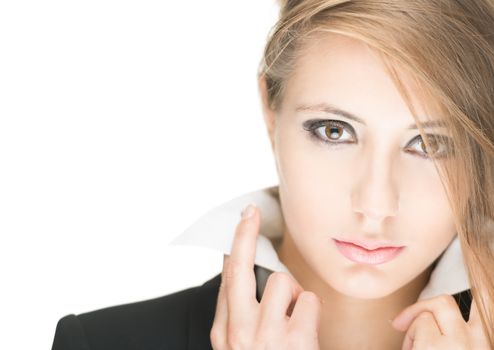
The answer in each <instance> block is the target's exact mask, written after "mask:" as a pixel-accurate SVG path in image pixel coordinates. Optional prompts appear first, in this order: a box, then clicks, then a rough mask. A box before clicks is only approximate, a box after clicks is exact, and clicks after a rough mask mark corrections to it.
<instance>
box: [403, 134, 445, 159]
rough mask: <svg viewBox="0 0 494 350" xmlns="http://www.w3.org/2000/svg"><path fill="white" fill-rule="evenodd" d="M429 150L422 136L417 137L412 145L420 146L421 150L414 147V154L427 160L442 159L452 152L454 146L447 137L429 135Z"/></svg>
mask: <svg viewBox="0 0 494 350" xmlns="http://www.w3.org/2000/svg"><path fill="white" fill-rule="evenodd" d="M427 137H428V139H427V140H428V141H429V148H427V146H426V144H425V142H424V140H423V139H422V137H421V136H420V135H418V136H417V137H415V138H414V139H413V140H412V142H411V143H410V144H412V145H413V144H419V145H420V146H419V148H414V147H412V148H411V149H412V150H414V153H418V154H419V155H420V156H422V157H425V158H441V157H443V156H445V155H447V154H448V153H450V152H452V144H451V141H449V138H448V137H447V136H442V135H427Z"/></svg>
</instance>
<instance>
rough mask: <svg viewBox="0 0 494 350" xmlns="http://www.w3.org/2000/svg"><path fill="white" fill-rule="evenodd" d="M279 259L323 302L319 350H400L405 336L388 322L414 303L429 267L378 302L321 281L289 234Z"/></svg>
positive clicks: (427, 278) (430, 268)
mask: <svg viewBox="0 0 494 350" xmlns="http://www.w3.org/2000/svg"><path fill="white" fill-rule="evenodd" d="M276 250H277V252H278V256H279V258H280V260H281V262H283V264H284V265H285V266H286V267H287V268H288V270H289V271H290V273H291V274H292V275H293V276H294V278H295V279H296V280H297V282H298V283H299V284H300V285H301V286H302V288H303V289H304V290H310V291H312V292H314V293H316V294H317V295H318V296H319V297H320V298H322V299H323V300H324V304H323V305H322V314H321V322H320V329H319V334H320V337H319V344H320V347H321V349H329V348H330V349H345V350H351V349H369V350H370V349H397V348H398V349H399V348H401V344H402V342H403V337H404V334H402V333H400V332H398V331H396V330H395V329H394V328H393V327H392V326H391V324H390V322H389V321H388V320H390V319H393V318H394V317H395V316H396V315H398V313H399V312H400V311H401V310H403V309H404V308H405V307H407V306H408V305H411V304H413V303H415V302H416V301H417V299H418V297H419V294H420V292H421V291H422V289H423V288H424V287H425V285H426V284H427V282H428V280H429V276H430V272H431V270H432V266H431V267H429V268H428V269H426V270H425V271H424V272H423V273H421V274H420V275H419V276H417V277H416V278H415V279H414V280H412V281H411V282H409V283H408V284H407V285H405V286H403V287H402V288H400V289H399V290H397V291H395V292H393V293H392V294H390V295H387V296H385V297H382V298H378V299H358V298H354V297H350V296H347V295H344V294H342V293H340V292H338V291H336V290H335V289H334V288H332V287H331V286H330V285H328V284H327V283H326V282H324V281H323V280H321V279H320V278H319V277H318V276H317V275H316V274H315V273H314V271H313V270H312V269H311V268H310V267H309V266H308V265H307V263H306V261H305V260H304V259H303V257H302V256H301V254H300V252H299V251H298V250H297V248H296V246H295V244H294V242H293V241H292V239H291V237H290V235H289V234H284V235H283V241H282V242H281V244H280V245H279V246H278V247H277V248H276Z"/></svg>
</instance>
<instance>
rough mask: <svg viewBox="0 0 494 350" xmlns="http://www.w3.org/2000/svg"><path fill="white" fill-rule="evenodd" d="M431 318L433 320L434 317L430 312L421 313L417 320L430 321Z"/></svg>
mask: <svg viewBox="0 0 494 350" xmlns="http://www.w3.org/2000/svg"><path fill="white" fill-rule="evenodd" d="M431 318H433V316H432V314H431V313H430V312H429V311H424V312H421V313H420V314H419V315H418V316H417V319H421V320H428V319H431Z"/></svg>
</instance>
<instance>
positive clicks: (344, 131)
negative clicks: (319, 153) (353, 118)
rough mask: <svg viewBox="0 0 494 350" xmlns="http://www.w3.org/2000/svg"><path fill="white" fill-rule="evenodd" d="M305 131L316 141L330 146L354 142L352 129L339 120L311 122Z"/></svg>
mask: <svg viewBox="0 0 494 350" xmlns="http://www.w3.org/2000/svg"><path fill="white" fill-rule="evenodd" d="M306 130H307V131H309V132H310V134H311V135H312V136H314V137H315V138H316V139H317V140H318V141H322V142H325V143H326V144H328V145H330V146H333V145H340V144H344V143H345V144H348V143H354V140H355V131H354V130H353V128H352V127H351V126H350V125H349V124H348V123H345V122H343V121H339V120H315V121H311V122H310V123H309V125H308V126H307V127H306Z"/></svg>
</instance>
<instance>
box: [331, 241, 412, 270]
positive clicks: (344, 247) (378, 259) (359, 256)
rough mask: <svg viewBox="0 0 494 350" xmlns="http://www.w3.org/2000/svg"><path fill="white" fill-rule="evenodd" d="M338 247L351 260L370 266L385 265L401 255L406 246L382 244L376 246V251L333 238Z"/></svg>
mask: <svg viewBox="0 0 494 350" xmlns="http://www.w3.org/2000/svg"><path fill="white" fill-rule="evenodd" d="M333 241H334V242H335V244H336V247H337V248H338V250H339V251H340V253H341V254H343V255H344V256H345V257H346V258H348V259H349V260H351V261H353V262H356V263H361V264H369V265H378V264H383V263H386V262H388V261H391V260H393V259H394V258H395V257H396V256H397V255H398V254H400V253H401V251H402V250H403V248H405V247H404V246H401V247H396V246H390V245H387V246H386V245H384V244H382V243H379V244H374V246H377V248H375V249H367V248H365V247H363V246H361V245H359V244H355V243H353V242H345V241H340V240H337V239H334V238H333Z"/></svg>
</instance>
